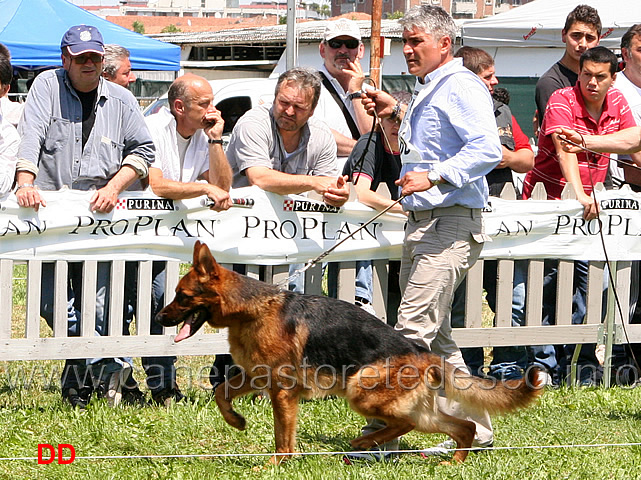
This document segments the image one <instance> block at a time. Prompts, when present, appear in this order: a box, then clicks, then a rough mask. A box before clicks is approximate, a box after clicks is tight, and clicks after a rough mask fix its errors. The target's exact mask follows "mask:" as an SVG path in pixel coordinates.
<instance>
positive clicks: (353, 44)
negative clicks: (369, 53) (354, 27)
mask: <svg viewBox="0 0 641 480" xmlns="http://www.w3.org/2000/svg"><path fill="white" fill-rule="evenodd" d="M360 43H361V42H359V41H358V40H356V39H355V38H348V39H346V40H338V39H336V38H332V39H331V40H327V45H329V46H330V47H332V48H334V49H339V48H341V47H342V46H343V45H345V46H346V47H347V48H349V49H353V48H357V47H358V46H359V45H360Z"/></svg>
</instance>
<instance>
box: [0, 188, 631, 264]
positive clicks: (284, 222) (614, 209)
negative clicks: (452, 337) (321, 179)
mask: <svg viewBox="0 0 641 480" xmlns="http://www.w3.org/2000/svg"><path fill="white" fill-rule="evenodd" d="M42 195H43V197H44V198H45V199H46V202H47V206H46V207H42V208H40V210H39V211H38V212H35V211H34V210H33V209H28V208H21V207H19V206H18V204H17V202H16V198H15V196H13V195H12V194H11V195H9V196H7V197H5V198H3V199H0V237H1V239H0V258H10V259H14V260H29V259H42V260H83V259H93V260H115V259H124V260H169V259H177V260H182V261H190V260H191V257H192V248H193V244H194V242H195V241H196V240H200V241H202V242H205V243H207V244H208V245H209V247H210V249H211V250H212V252H213V253H214V255H215V257H216V259H217V260H218V261H220V262H229V263H249V264H263V265H275V264H282V263H294V262H306V261H308V260H309V259H312V258H315V257H317V256H318V255H319V254H321V253H322V252H323V251H325V250H326V249H328V248H330V247H332V246H333V245H334V244H335V243H336V242H338V241H339V240H341V239H343V238H345V237H346V236H347V235H349V234H350V233H352V232H354V231H355V230H356V229H357V228H358V227H359V226H361V225H362V224H363V223H365V222H367V221H368V220H369V219H370V218H372V217H373V216H374V215H375V212H374V211H373V210H371V209H370V208H368V207H366V206H364V205H362V204H359V203H357V202H349V203H347V204H346V205H344V206H343V207H342V208H335V207H331V206H328V205H325V204H324V203H322V202H318V201H315V200H311V199H308V198H306V197H304V196H298V195H290V196H280V195H276V194H272V193H268V192H264V191H262V190H260V189H258V188H256V187H248V188H242V189H236V190H232V198H250V199H252V200H253V206H251V207H234V208H231V209H229V210H227V211H226V212H214V211H212V210H210V209H209V208H207V207H206V206H204V202H203V198H195V199H189V200H182V201H174V200H168V199H163V198H159V197H156V196H155V195H153V194H151V193H150V192H131V193H127V194H123V195H122V196H121V198H120V199H119V201H118V206H117V208H116V209H114V211H113V212H111V213H110V214H100V213H93V212H91V211H90V209H89V199H90V198H91V195H92V192H79V191H71V190H63V191H59V192H42ZM598 200H599V204H600V208H601V212H602V213H601V223H599V222H597V221H596V220H593V221H590V222H585V221H584V220H583V219H582V212H583V208H582V207H581V205H580V204H579V203H578V202H577V201H574V200H563V201H552V200H546V201H533V200H528V201H512V200H501V199H498V198H491V199H490V204H489V206H488V208H487V209H486V211H485V212H484V214H483V215H484V218H485V226H486V233H487V234H488V235H489V237H490V238H491V239H492V241H491V242H486V244H485V246H484V249H483V254H482V255H483V257H485V258H565V259H581V260H604V259H605V257H604V254H603V248H602V246H601V239H600V235H599V233H600V232H601V231H602V232H603V235H604V238H605V244H606V249H607V251H608V255H609V258H610V259H611V260H638V259H641V242H639V236H640V235H641V214H640V212H639V205H640V204H641V195H638V194H634V193H632V192H630V191H629V190H627V189H626V190H619V191H602V192H599V193H598ZM405 221H406V219H405V217H404V216H402V215H393V214H386V215H383V216H381V217H380V218H378V219H377V220H376V221H374V222H373V223H371V224H370V225H368V226H367V227H366V228H365V229H363V230H361V231H360V232H358V233H357V234H356V235H355V237H354V238H353V239H350V240H348V241H346V242H345V243H343V244H342V245H341V246H340V247H339V248H337V249H336V250H335V251H334V252H332V254H331V255H329V256H328V257H326V258H327V260H329V261H347V260H371V259H379V258H399V257H400V252H401V245H402V243H403V227H404V224H405ZM436 222H437V225H436V228H437V230H438V220H436Z"/></svg>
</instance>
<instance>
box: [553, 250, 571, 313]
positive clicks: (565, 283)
mask: <svg viewBox="0 0 641 480" xmlns="http://www.w3.org/2000/svg"><path fill="white" fill-rule="evenodd" d="M573 279H574V262H573V261H571V260H559V265H558V270H557V275H556V324H557V325H572V295H573V293H574V286H573Z"/></svg>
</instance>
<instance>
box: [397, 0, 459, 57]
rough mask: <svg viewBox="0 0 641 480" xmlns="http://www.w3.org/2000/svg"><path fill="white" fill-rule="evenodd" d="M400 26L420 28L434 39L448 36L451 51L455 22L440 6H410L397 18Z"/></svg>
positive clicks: (454, 34) (454, 39) (407, 28)
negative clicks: (401, 16) (402, 15)
mask: <svg viewBox="0 0 641 480" xmlns="http://www.w3.org/2000/svg"><path fill="white" fill-rule="evenodd" d="M399 23H400V24H401V27H403V28H404V29H406V30H412V29H414V28H420V29H422V30H423V31H424V32H425V33H427V34H428V35H431V36H432V37H434V40H437V41H438V40H440V39H441V38H443V37H450V40H452V53H454V43H455V42H456V24H455V23H454V20H453V19H452V17H451V16H450V15H448V13H447V12H446V11H445V10H443V9H442V8H441V7H435V6H433V5H418V6H416V7H412V8H410V9H409V10H408V11H407V13H406V14H405V16H404V17H403V18H401V19H400V20H399Z"/></svg>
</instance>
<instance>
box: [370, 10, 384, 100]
mask: <svg viewBox="0 0 641 480" xmlns="http://www.w3.org/2000/svg"><path fill="white" fill-rule="evenodd" d="M382 15H383V1H382V0H372V29H371V31H372V33H371V35H370V47H369V52H370V55H369V76H370V78H371V79H372V80H374V81H375V82H376V88H383V84H382V78H383V76H382V75H381V16H382Z"/></svg>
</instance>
